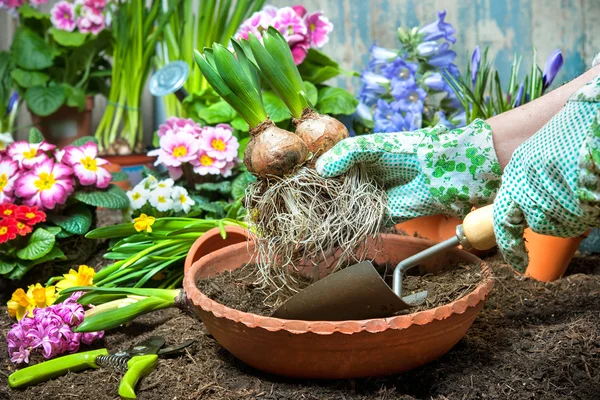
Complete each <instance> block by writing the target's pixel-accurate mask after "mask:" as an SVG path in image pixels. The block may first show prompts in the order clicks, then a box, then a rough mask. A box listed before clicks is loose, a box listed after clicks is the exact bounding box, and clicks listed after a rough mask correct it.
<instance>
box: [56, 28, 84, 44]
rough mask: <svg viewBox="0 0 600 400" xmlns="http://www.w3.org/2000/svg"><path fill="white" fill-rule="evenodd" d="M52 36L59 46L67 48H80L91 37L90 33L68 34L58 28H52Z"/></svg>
mask: <svg viewBox="0 0 600 400" xmlns="http://www.w3.org/2000/svg"><path fill="white" fill-rule="evenodd" d="M50 34H51V35H52V37H53V38H54V40H56V42H57V43H58V44H60V45H61V46H66V47H79V46H81V45H82V44H84V43H85V40H86V39H87V37H88V36H89V34H88V33H80V32H68V31H63V30H61V29H56V28H51V29H50Z"/></svg>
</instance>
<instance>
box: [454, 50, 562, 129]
mask: <svg viewBox="0 0 600 400" xmlns="http://www.w3.org/2000/svg"><path fill="white" fill-rule="evenodd" d="M536 56H537V52H536V50H535V48H534V49H533V62H532V65H531V68H530V70H529V71H530V72H529V73H528V74H526V75H525V78H524V79H523V80H522V81H521V82H519V81H518V76H519V68H520V65H521V59H522V57H520V56H517V55H516V54H515V56H514V60H513V64H512V67H511V71H510V77H509V82H508V87H507V89H506V91H505V90H503V86H502V83H501V81H500V75H499V74H498V71H496V70H494V67H493V60H492V61H488V48H486V49H485V50H484V51H483V53H482V52H481V50H480V49H479V46H477V47H476V48H475V50H474V51H473V54H472V56H471V62H470V63H469V64H468V66H467V72H466V74H464V75H463V76H458V77H457V76H454V75H449V74H446V75H445V79H446V81H447V82H448V83H449V84H450V86H451V87H452V88H453V90H454V92H455V93H456V95H457V98H458V100H459V101H460V103H461V104H462V107H463V108H464V110H465V121H466V123H470V122H471V121H473V120H475V119H477V118H482V119H486V118H490V117H492V116H494V115H497V114H500V113H503V112H505V111H508V110H511V109H513V108H516V107H519V106H520V105H522V104H525V103H527V102H529V101H532V100H535V99H537V98H538V97H540V96H542V95H543V94H544V93H545V92H546V90H547V89H548V88H549V87H550V85H552V82H553V81H554V79H555V78H556V75H557V74H558V72H559V71H560V69H561V67H562V65H563V57H562V53H561V51H560V50H558V49H557V50H554V51H553V52H552V53H551V54H550V56H549V57H548V59H547V60H546V64H545V66H544V70H543V71H542V69H541V68H540V67H539V66H538V65H537V61H536V59H537V57H536Z"/></svg>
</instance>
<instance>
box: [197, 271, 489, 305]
mask: <svg viewBox="0 0 600 400" xmlns="http://www.w3.org/2000/svg"><path fill="white" fill-rule="evenodd" d="M393 267H394V266H389V265H384V266H378V265H376V266H375V268H377V270H378V271H379V273H380V275H382V277H384V278H385V280H386V281H387V282H388V285H389V286H390V287H391V286H392V285H391V283H392V282H391V281H392V275H391V274H392V271H393ZM254 269H255V268H254V266H253V265H246V266H244V267H242V268H237V269H234V270H233V271H226V272H224V273H222V274H219V275H217V276H215V277H213V278H210V279H203V280H200V281H198V288H199V289H200V291H201V292H202V293H204V294H205V295H207V296H208V297H209V298H211V299H212V300H215V301H217V302H219V303H221V304H223V305H226V306H227V307H230V308H234V309H237V310H241V311H245V312H251V313H253V314H259V315H265V316H268V315H271V314H272V313H273V311H275V309H276V308H277V306H278V305H279V304H280V303H277V305H275V304H272V303H273V302H270V301H269V298H268V294H267V293H266V292H265V291H264V290H262V289H261V288H260V287H258V286H257V285H255V284H254V282H255V273H254ZM481 277H482V274H481V266H480V265H479V264H474V265H457V266H453V267H452V268H449V269H447V270H444V271H442V272H440V273H438V274H427V275H424V276H407V277H406V278H405V279H404V282H403V285H402V286H403V290H404V295H410V294H412V293H416V292H420V291H422V290H427V292H428V295H427V300H426V301H425V303H424V304H422V305H420V306H418V307H414V308H411V309H410V311H408V310H407V312H416V311H422V310H426V309H430V308H435V307H438V306H441V305H443V304H447V303H449V302H452V301H454V300H457V299H459V298H461V297H462V296H464V295H466V294H467V293H469V292H471V291H473V289H475V287H476V286H477V284H478V283H479V282H480V281H481ZM298 281H299V282H300V285H299V287H300V289H303V288H304V287H306V286H308V285H309V284H310V282H309V281H308V280H305V281H302V279H301V277H300V279H298ZM289 297H290V296H286V297H281V296H280V297H278V301H281V302H284V301H285V300H287V298H289ZM265 299H266V300H265Z"/></svg>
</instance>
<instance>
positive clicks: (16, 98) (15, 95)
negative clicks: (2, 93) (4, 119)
mask: <svg viewBox="0 0 600 400" xmlns="http://www.w3.org/2000/svg"><path fill="white" fill-rule="evenodd" d="M18 101H19V93H17V92H13V94H12V95H11V96H10V99H8V106H7V107H6V115H8V114H10V112H11V111H12V110H13V108H14V106H15V104H17V102H18Z"/></svg>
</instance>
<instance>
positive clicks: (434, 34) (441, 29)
mask: <svg viewBox="0 0 600 400" xmlns="http://www.w3.org/2000/svg"><path fill="white" fill-rule="evenodd" d="M445 17H446V10H444V11H440V12H438V20H437V21H435V22H432V23H430V24H427V25H425V26H424V27H422V28H420V29H419V33H420V34H421V35H423V41H431V40H438V39H441V38H444V39H445V40H447V41H449V42H451V43H456V38H454V37H453V36H452V35H453V34H454V33H455V32H456V29H454V27H453V26H452V25H450V24H449V23H447V22H444V18H445Z"/></svg>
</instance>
